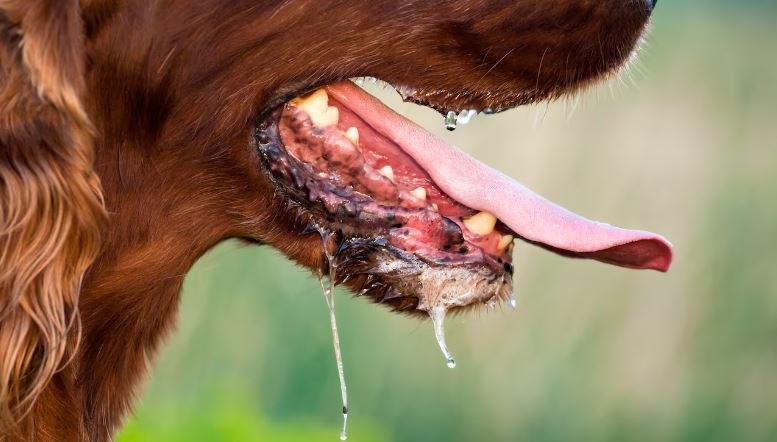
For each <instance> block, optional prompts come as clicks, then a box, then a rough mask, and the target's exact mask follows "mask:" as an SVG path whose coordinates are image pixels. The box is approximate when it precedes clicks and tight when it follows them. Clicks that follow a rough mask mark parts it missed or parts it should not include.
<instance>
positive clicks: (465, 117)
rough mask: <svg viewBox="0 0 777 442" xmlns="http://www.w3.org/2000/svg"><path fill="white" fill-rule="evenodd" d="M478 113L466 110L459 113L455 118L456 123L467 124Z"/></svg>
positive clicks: (473, 110)
mask: <svg viewBox="0 0 777 442" xmlns="http://www.w3.org/2000/svg"><path fill="white" fill-rule="evenodd" d="M477 113H478V112H477V111H476V110H475V109H467V110H463V111H461V112H459V116H458V117H457V118H456V123H458V124H460V125H461V124H467V123H469V121H470V120H471V119H472V117H474V116H475V114H477Z"/></svg>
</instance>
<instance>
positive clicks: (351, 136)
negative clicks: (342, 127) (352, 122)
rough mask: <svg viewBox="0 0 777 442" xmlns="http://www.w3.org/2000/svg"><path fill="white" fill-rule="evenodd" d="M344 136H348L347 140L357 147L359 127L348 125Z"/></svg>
mask: <svg viewBox="0 0 777 442" xmlns="http://www.w3.org/2000/svg"><path fill="white" fill-rule="evenodd" d="M345 138H348V140H349V141H350V142H351V144H353V145H354V146H356V147H359V129H357V128H355V127H349V128H348V129H347V130H346V131H345Z"/></svg>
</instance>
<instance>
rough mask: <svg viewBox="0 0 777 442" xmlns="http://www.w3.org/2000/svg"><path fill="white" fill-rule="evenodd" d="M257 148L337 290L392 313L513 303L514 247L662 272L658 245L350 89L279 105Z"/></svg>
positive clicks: (667, 260)
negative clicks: (319, 244)
mask: <svg viewBox="0 0 777 442" xmlns="http://www.w3.org/2000/svg"><path fill="white" fill-rule="evenodd" d="M454 115H455V114H454ZM256 141H257V146H258V149H259V151H260V153H261V156H262V158H263V163H264V167H265V168H266V171H267V172H268V174H269V176H270V177H271V179H272V180H273V182H274V184H275V185H276V186H277V187H278V188H279V191H280V193H281V194H282V196H283V197H284V198H286V200H287V202H288V203H289V204H290V206H294V207H298V208H299V210H300V213H301V215H302V216H304V217H305V218H306V220H305V221H306V222H307V223H308V230H310V229H311V228H313V229H315V230H318V231H320V232H327V233H326V235H325V236H326V239H327V241H331V242H332V244H331V245H330V244H327V243H326V242H325V245H324V250H325V252H326V255H327V257H328V258H329V260H328V262H329V265H330V271H331V270H332V268H333V267H336V270H337V272H336V273H337V274H336V275H334V277H335V279H336V282H338V283H339V282H347V283H349V285H350V286H351V287H352V288H354V289H355V290H358V291H359V293H362V294H368V295H370V296H371V297H372V298H373V299H375V300H376V301H378V302H382V303H386V304H389V305H390V306H392V307H393V308H395V309H396V310H401V311H423V312H427V313H431V312H432V311H433V310H435V309H442V310H443V311H447V310H451V309H454V310H455V309H459V308H462V307H467V306H472V305H478V304H481V305H486V306H493V305H494V304H495V303H497V302H498V301H500V300H503V301H509V300H511V296H512V274H513V265H512V258H511V252H512V248H513V241H514V239H521V240H524V241H526V242H529V243H532V244H535V245H538V246H541V247H544V248H546V249H549V250H551V251H553V252H556V253H559V254H562V255H565V256H569V257H578V258H590V259H595V260H599V261H602V262H605V263H609V264H614V265H618V266H622V267H628V268H635V269H654V270H659V271H666V270H667V269H668V268H669V266H670V264H671V260H672V249H671V245H670V244H669V242H668V241H666V240H665V239H664V238H663V237H661V236H659V235H656V234H653V233H650V232H644V231H637V230H627V229H621V228H617V227H613V226H610V225H608V224H604V223H599V222H594V221H590V220H588V219H585V218H583V217H581V216H579V215H576V214H574V213H572V212H570V211H568V210H566V209H564V208H562V207H560V206H557V205H555V204H553V203H551V202H550V201H548V200H546V199H544V198H542V197H541V196H539V195H537V194H536V193H534V192H532V191H531V190H529V189H527V188H526V187H524V186H523V185H521V184H520V183H518V182H516V181H514V180H512V179H510V178H508V177H507V176H505V175H503V174H502V173H500V172H498V171H496V170H494V169H492V168H490V167H488V166H486V165H484V164H483V163H480V162H479V161H477V160H476V159H474V158H472V157H470V156H468V155H466V154H465V153H463V152H462V151H460V150H458V149H457V148H455V147H453V146H451V145H449V144H447V143H446V142H444V141H442V140H440V139H439V138H437V137H435V136H434V135H432V134H431V133H429V132H428V131H426V130H425V129H423V128H421V127H419V126H418V125H416V124H415V123H413V122H412V121H410V120H408V119H406V118H405V117H403V116H401V115H399V114H397V113H395V112H394V111H392V110H391V109H389V108H388V107H387V106H385V105H384V104H383V103H381V102H380V101H379V100H378V99H377V98H375V97H373V96H371V95H369V94H368V93H367V92H365V91H364V90H362V89H361V88H359V87H358V86H356V85H354V84H353V83H351V82H350V81H347V82H341V83H337V84H332V85H329V86H326V87H324V88H320V89H317V90H315V91H314V92H312V93H310V94H307V95H304V96H299V97H297V98H294V99H292V100H290V101H288V102H287V103H285V104H284V105H282V106H281V107H279V108H278V109H276V110H275V111H274V112H273V113H272V114H271V115H270V117H269V118H267V119H266V120H265V121H264V122H262V123H261V124H260V125H259V126H258V127H257V131H256ZM513 302H514V301H513Z"/></svg>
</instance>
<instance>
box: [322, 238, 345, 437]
mask: <svg viewBox="0 0 777 442" xmlns="http://www.w3.org/2000/svg"><path fill="white" fill-rule="evenodd" d="M321 240H322V242H323V246H324V254H325V255H326V258H327V263H328V265H329V277H328V278H326V277H325V276H324V272H323V271H320V272H319V274H318V280H319V282H320V283H321V292H322V294H323V295H324V300H325V301H326V305H327V307H328V308H329V325H330V328H331V329H332V344H333V345H334V348H335V361H336V362H337V375H338V376H339V378H340V394H341V395H342V399H343V430H342V432H341V433H340V440H346V439H347V438H348V434H347V432H346V429H347V425H348V389H347V388H346V385H345V370H344V369H343V356H342V353H341V352H340V334H339V333H338V332H337V318H336V316H335V296H334V294H335V277H336V275H337V262H336V258H335V256H334V252H333V250H332V249H331V248H330V247H331V246H332V245H334V246H335V248H336V247H337V244H336V243H333V242H332V241H334V238H333V237H332V235H331V234H330V233H329V232H326V231H323V230H322V231H321ZM324 279H328V280H329V281H327V282H326V283H325V282H324Z"/></svg>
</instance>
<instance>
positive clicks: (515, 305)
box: [507, 293, 518, 310]
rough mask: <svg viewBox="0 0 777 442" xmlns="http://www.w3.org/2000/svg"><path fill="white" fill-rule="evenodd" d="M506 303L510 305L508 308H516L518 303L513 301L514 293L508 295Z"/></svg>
mask: <svg viewBox="0 0 777 442" xmlns="http://www.w3.org/2000/svg"><path fill="white" fill-rule="evenodd" d="M507 302H509V303H510V307H511V308H512V309H513V310H515V309H516V308H518V302H516V300H515V293H510V297H509V298H508V299H507Z"/></svg>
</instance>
